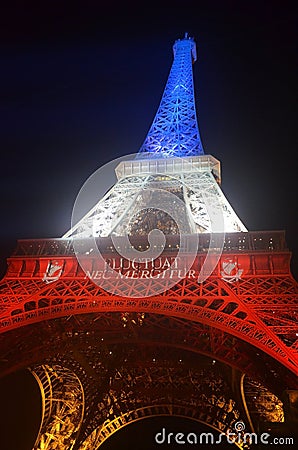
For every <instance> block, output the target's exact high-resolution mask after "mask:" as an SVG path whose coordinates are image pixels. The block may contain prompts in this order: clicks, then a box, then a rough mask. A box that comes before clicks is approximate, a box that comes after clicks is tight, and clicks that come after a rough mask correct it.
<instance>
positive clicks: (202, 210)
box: [63, 35, 247, 238]
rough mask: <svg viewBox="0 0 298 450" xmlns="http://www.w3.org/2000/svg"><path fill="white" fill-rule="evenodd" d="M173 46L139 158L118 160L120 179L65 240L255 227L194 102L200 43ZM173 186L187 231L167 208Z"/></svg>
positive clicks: (186, 39) (188, 40) (183, 42)
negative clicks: (237, 205) (232, 199)
mask: <svg viewBox="0 0 298 450" xmlns="http://www.w3.org/2000/svg"><path fill="white" fill-rule="evenodd" d="M173 50H174V61H173V64H172V68H171V71H170V74H169V77H168V81H167V84H166V87H165V90H164V93H163V96H162V99H161V102H160V106H159V108H158V111H157V113H156V116H155V118H154V120H153V122H152V125H151V127H150V129H149V132H148V134H147V136H146V139H145V141H144V143H143V145H142V146H141V149H140V151H139V153H138V155H137V157H136V158H135V159H133V160H131V161H124V162H121V163H120V164H119V165H118V167H117V168H116V175H117V179H118V181H117V183H116V184H115V185H114V186H113V188H112V189H111V190H109V192H108V193H107V194H106V195H105V196H104V197H103V198H102V199H99V201H98V203H97V204H96V205H95V206H94V207H93V208H92V209H91V210H90V211H89V212H88V213H87V214H86V215H85V216H84V217H83V218H82V219H81V220H80V221H79V222H78V223H77V224H76V225H74V226H73V227H72V228H71V229H70V230H69V231H68V232H67V233H66V234H65V235H64V236H63V237H64V238H88V237H107V236H111V235H113V236H122V235H123V234H129V235H142V234H148V232H150V231H151V230H152V229H160V230H161V231H163V233H164V234H171V235H173V234H174V235H175V234H178V233H180V234H181V233H182V234H193V233H211V232H214V231H215V232H229V233H231V232H241V231H242V232H243V231H247V230H246V228H245V226H244V225H243V224H242V222H241V221H240V219H239V218H238V217H237V215H236V213H235V212H234V210H233V208H232V207H231V205H230V204H229V202H228V200H227V199H226V198H225V196H224V194H223V192H222V190H221V188H220V181H221V177H220V163H219V161H218V160H217V159H215V158H214V157H213V156H211V155H205V154H204V150H203V146H202V143H201V138H200V134H199V128H198V122H197V116H196V109H195V100H194V87H193V72H192V65H193V63H194V62H195V61H196V45H195V42H194V40H193V39H192V38H190V37H188V36H187V35H185V37H184V39H181V40H178V41H176V42H175V44H174V46H173ZM167 192H168V193H171V194H172V195H174V196H176V198H177V204H178V203H179V207H178V206H177V208H179V210H178V214H179V216H180V217H181V218H182V226H180V228H179V229H178V228H177V227H176V226H175V224H174V223H173V222H172V218H171V217H168V215H166V214H163V213H162V210H163V209H164V205H165V203H166V202H167V195H166V193H167ZM152 205H156V208H158V209H159V212H157V211H156V210H154V208H152ZM215 216H216V217H215ZM218 216H220V220H217V219H218Z"/></svg>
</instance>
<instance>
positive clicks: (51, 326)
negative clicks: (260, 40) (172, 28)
mask: <svg viewBox="0 0 298 450" xmlns="http://www.w3.org/2000/svg"><path fill="white" fill-rule="evenodd" d="M173 50H174V60H173V64H172V68H171V71H170V74H169V77H168V81H167V84H166V87H165V90H164V93H163V96H162V99H161V103H160V106H159V108H158V111H157V113H156V116H155V118H154V120H153V122H152V125H151V127H150V129H149V132H148V134H147V136H146V139H145V141H144V143H143V145H142V146H141V149H140V151H139V153H138V154H137V155H135V156H134V157H132V158H129V159H124V160H123V161H120V163H119V164H118V166H117V167H116V170H115V172H116V176H117V182H116V183H115V184H114V186H112V187H111V189H109V190H108V192H107V193H106V194H105V195H104V196H103V197H102V198H98V200H97V201H96V203H95V205H94V206H93V207H92V208H91V209H90V211H89V212H88V213H87V214H86V215H85V216H83V217H82V218H81V219H80V220H78V221H77V222H76V223H74V224H73V226H72V227H71V229H70V230H69V231H67V232H66V233H65V235H64V236H63V237H62V238H57V239H44V240H42V239H38V240H36V239H35V240H19V241H18V244H17V248H16V250H15V252H14V253H13V255H12V256H11V257H10V258H9V259H8V270H7V273H6V275H5V277H4V278H3V280H2V282H1V284H0V331H1V334H0V345H1V361H0V371H1V376H5V375H7V374H10V373H13V372H15V371H17V370H19V369H24V368H28V370H29V371H30V372H31V373H32V375H33V376H34V377H35V379H36V380H37V382H38V385H39V388H40V392H41V398H42V417H41V424H40V429H39V432H38V435H37V437H36V442H35V445H34V450H51V449H59V450H70V449H71V450H86V449H92V450H93V449H94V450H96V449H97V448H100V446H101V445H102V444H104V443H105V441H106V440H107V439H109V438H110V436H111V435H113V434H114V433H115V432H117V431H118V430H120V429H121V428H123V427H125V426H127V425H129V424H132V423H134V422H137V421H141V420H143V419H145V418H148V417H155V416H157V417H158V416H161V417H166V416H177V417H184V418H190V419H191V420H193V421H195V422H197V423H201V424H205V425H207V426H208V427H210V429H211V430H213V431H214V432H216V433H219V434H221V435H222V436H223V437H225V436H230V435H231V433H234V436H236V437H237V441H235V445H236V446H237V447H238V448H249V447H250V442H249V440H248V439H247V438H246V437H245V432H249V433H256V432H257V431H258V432H261V431H266V430H267V431H268V430H269V428H270V429H271V430H274V432H275V433H280V432H281V431H282V430H285V429H286V430H287V429H290V426H291V425H293V424H295V420H296V421H297V409H298V408H297V406H298V405H297V403H298V391H297V384H298V383H297V372H298V369H297V366H298V360H297V349H298V339H297V337H298V333H297V319H296V317H297V316H296V314H297V301H296V300H297V292H298V287H297V283H296V281H295V280H294V279H293V277H292V275H291V273H290V268H289V267H290V265H289V263H290V257H291V253H290V251H289V250H288V248H287V246H286V242H285V233H284V232H283V231H247V229H246V227H245V226H244V225H243V223H242V222H241V220H240V219H239V218H238V216H237V214H236V213H235V211H234V210H233V208H232V206H231V205H230V203H229V202H228V200H227V199H226V197H225V196H224V194H223V192H222V190H221V188H220V184H221V175H220V162H219V161H218V160H217V159H216V158H214V157H213V156H211V155H206V154H205V153H204V150H203V146H202V143H201V138H200V134H199V129H198V123H197V117H196V109H195V100H194V87H193V73H192V65H193V64H194V62H195V61H196V44H195V42H194V40H193V39H192V38H190V37H189V36H188V35H187V34H186V35H185V37H184V38H183V39H180V40H177V41H176V42H175V43H174V46H173ZM295 417H296V419H295ZM160 420H161V423H162V418H161V419H160ZM287 427H288V428H287ZM157 431H159V430H157ZM272 433H273V432H272ZM159 439H160V437H159ZM165 439H168V437H166V438H165ZM173 439H174V438H173ZM178 439H180V440H181V437H180V438H178ZM191 439H195V437H194V436H192V438H191ZM167 442H168V441H166V443H167ZM176 442H178V441H177V437H176ZM189 442H190V443H195V441H192V442H191V441H189ZM154 444H156V445H157V446H158V441H157V440H156V442H155V443H154V442H152V448H154Z"/></svg>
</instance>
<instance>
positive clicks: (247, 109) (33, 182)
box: [0, 0, 298, 450]
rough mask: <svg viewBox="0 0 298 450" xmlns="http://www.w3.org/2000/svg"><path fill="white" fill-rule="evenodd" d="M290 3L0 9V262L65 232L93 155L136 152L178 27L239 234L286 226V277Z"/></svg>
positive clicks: (291, 239)
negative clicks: (31, 241)
mask: <svg viewBox="0 0 298 450" xmlns="http://www.w3.org/2000/svg"><path fill="white" fill-rule="evenodd" d="M7 4H8V2H7ZM294 4H295V2H290V1H283V2H281V1H274V0H272V1H269V0H268V1H264V0H259V1H250V2H244V1H243V2H241V1H240V2H239V1H210V2H207V1H205V2H202V1H200V0H196V1H188V0H183V1H176V0H173V1H171V2H168V1H160V2H147V1H145V2H141V1H140V2H138V3H136V2H130V1H127V2H117V1H116V2H115V1H114V2H101V1H86V0H85V1H84V2H83V1H81V2H75V1H74V2H72V3H66V2H63V1H51V2H47V1H45V2H39V3H38V4H36V3H34V2H29V1H28V2H9V6H8V5H6V6H2V7H1V19H0V20H1V24H0V34H1V40H0V48H1V71H0V81H1V82H0V92H1V106H0V107H1V122H0V123H1V136H0V139H1V177H0V183H1V194H2V196H1V223H0V227H1V228H0V236H1V239H0V245H1V257H2V266H3V265H4V261H5V257H7V256H9V254H10V253H11V251H12V250H13V248H14V247H15V245H16V240H17V239H21V238H51V237H60V236H61V235H63V234H64V233H65V232H66V231H67V230H68V229H69V228H70V218H71V212H72V207H73V204H74V201H75V198H76V195H77V193H78V191H79V190H80V188H81V186H82V185H83V183H84V181H85V180H86V179H87V178H88V177H89V176H90V175H91V174H92V173H93V172H94V171H95V170H96V169H97V168H99V167H100V166H101V165H103V164H104V163H106V162H108V161H110V160H112V159H114V158H116V157H120V156H122V155H125V154H128V153H136V152H137V151H138V149H139V148H140V146H141V144H142V142H143V140H144V138H145V136H146V133H147V131H148V129H149V127H150V124H151V122H152V120H153V117H154V115H155V113H156V110H157V107H158V104H159V102H160V98H161V95H162V92H163V89H164V86H165V83H166V80H167V76H168V73H169V70H170V67H171V64H172V45H173V43H174V41H175V40H176V39H178V38H181V37H183V36H184V33H185V32H186V31H187V32H188V33H189V35H190V36H193V37H194V38H195V41H196V43H197V52H198V61H197V62H196V64H195V65H194V79H195V95H196V100H197V115H198V121H199V128H200V133H201V138H202V142H203V146H204V149H205V153H207V154H212V155H213V156H215V157H216V158H218V159H219V160H220V161H221V163H222V180H223V182H222V189H223V191H224V193H225V194H226V196H227V197H228V199H229V201H230V203H231V204H232V206H233V207H234V209H235V211H236V213H237V214H238V215H239V217H240V218H241V220H242V221H243V222H244V224H245V225H246V227H247V228H248V229H249V230H286V238H287V243H288V246H289V248H290V249H291V250H292V251H293V253H294V256H293V272H294V273H295V275H296V278H297V276H298V244H297V237H296V227H297V225H296V223H297V222H296V216H297V211H296V209H297V199H296V194H297V189H296V184H297V182H296V179H297V173H296V172H297V154H296V151H295V150H296V149H295V147H294V146H295V144H296V142H297V125H296V123H295V122H294V119H296V114H297V111H296V101H295V100H296V99H295V92H296V73H297V72H296V70H297V59H296V58H297V57H296V44H297V34H296V27H297V11H296V10H295V6H294ZM103 5H104V6H103ZM108 5H110V6H108ZM29 448H30V445H29V446H28V444H27V447H26V446H25V447H23V448H21V447H17V448H14V449H13V450H27V449H29ZM115 448H116V447H115ZM152 448H153V447H152ZM7 450H10V449H7Z"/></svg>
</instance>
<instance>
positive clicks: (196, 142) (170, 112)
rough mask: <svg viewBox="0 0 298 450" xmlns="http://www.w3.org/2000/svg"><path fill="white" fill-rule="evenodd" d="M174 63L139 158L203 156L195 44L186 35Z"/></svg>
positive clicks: (179, 44)
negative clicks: (198, 113) (199, 122)
mask: <svg viewBox="0 0 298 450" xmlns="http://www.w3.org/2000/svg"><path fill="white" fill-rule="evenodd" d="M173 51H174V61H173V65H172V68H171V71H170V74H169V78H168V81H167V84H166V87H165V90H164V93H163V96H162V99H161V102H160V105H159V108H158V110H157V113H156V116H155V118H154V120H153V123H152V125H151V128H150V130H149V132H148V134H147V136H146V139H145V141H144V143H143V145H142V147H141V148H140V150H139V153H138V157H137V158H138V159H140V158H142V159H143V158H170V157H184V156H198V155H203V154H204V150H203V146H202V142H201V138H200V133H199V127H198V122H197V116H196V109H195V99H194V85H193V73H192V64H193V63H194V62H195V61H196V59H197V54H196V44H195V42H194V40H193V38H190V37H188V35H187V33H186V34H185V37H184V38H183V39H179V40H178V41H176V42H175V44H174V46H173Z"/></svg>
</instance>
